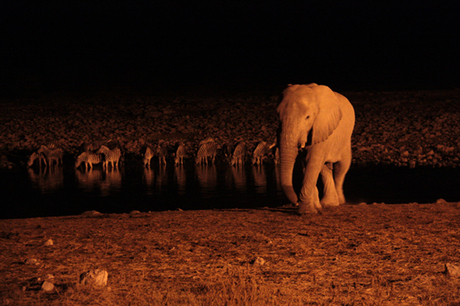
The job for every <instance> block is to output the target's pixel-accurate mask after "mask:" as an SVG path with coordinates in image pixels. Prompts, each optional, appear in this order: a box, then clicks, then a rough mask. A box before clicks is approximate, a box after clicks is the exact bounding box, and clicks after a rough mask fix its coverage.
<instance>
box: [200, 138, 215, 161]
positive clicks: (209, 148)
mask: <svg viewBox="0 0 460 306" xmlns="http://www.w3.org/2000/svg"><path fill="white" fill-rule="evenodd" d="M208 139H210V141H206V142H204V141H201V142H200V143H201V145H200V147H199V148H198V152H197V154H196V159H195V164H200V163H201V164H202V163H204V164H206V165H207V164H208V158H209V157H211V163H214V160H215V159H216V152H217V144H216V143H215V142H214V140H213V139H212V138H207V139H205V140H208Z"/></svg>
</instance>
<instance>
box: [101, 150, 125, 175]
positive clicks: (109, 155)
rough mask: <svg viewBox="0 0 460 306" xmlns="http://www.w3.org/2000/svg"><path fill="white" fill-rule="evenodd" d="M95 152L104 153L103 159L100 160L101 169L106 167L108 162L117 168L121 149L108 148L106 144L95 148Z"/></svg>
mask: <svg viewBox="0 0 460 306" xmlns="http://www.w3.org/2000/svg"><path fill="white" fill-rule="evenodd" d="M97 153H101V154H102V155H104V160H103V162H102V169H104V170H105V169H107V167H108V165H109V163H110V165H111V167H112V169H118V166H119V163H120V157H121V151H120V149H119V148H115V149H113V150H110V149H109V148H107V147H106V146H101V147H100V148H99V150H97Z"/></svg>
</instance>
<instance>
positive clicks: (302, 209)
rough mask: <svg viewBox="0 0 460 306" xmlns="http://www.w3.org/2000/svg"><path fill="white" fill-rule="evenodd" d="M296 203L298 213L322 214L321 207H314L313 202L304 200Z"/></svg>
mask: <svg viewBox="0 0 460 306" xmlns="http://www.w3.org/2000/svg"><path fill="white" fill-rule="evenodd" d="M298 204H299V214H300V215H307V214H322V211H321V207H315V206H314V205H313V204H311V203H305V202H298Z"/></svg>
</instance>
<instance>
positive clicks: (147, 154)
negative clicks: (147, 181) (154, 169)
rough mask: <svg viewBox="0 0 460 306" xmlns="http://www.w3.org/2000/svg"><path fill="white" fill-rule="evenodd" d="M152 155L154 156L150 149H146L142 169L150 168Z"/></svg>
mask: <svg viewBox="0 0 460 306" xmlns="http://www.w3.org/2000/svg"><path fill="white" fill-rule="evenodd" d="M153 155H154V154H153V151H152V149H151V148H150V147H147V149H145V153H144V167H147V168H150V161H151V160H152V157H153Z"/></svg>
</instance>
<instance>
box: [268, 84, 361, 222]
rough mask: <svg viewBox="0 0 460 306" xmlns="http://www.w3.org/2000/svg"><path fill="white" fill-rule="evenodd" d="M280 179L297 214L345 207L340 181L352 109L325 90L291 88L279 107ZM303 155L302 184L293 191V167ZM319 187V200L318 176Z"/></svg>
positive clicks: (346, 166) (347, 153) (348, 151)
mask: <svg viewBox="0 0 460 306" xmlns="http://www.w3.org/2000/svg"><path fill="white" fill-rule="evenodd" d="M277 112H278V115H279V119H280V126H279V131H278V146H279V154H280V177H281V186H282V189H283V191H284V194H285V195H286V197H287V198H288V199H289V201H290V202H291V203H292V204H295V205H298V206H299V208H298V209H299V213H300V214H301V215H302V214H307V213H321V211H322V207H326V206H338V205H340V204H344V203H345V196H344V194H343V182H344V180H345V175H346V173H347V172H348V169H349V168H350V165H351V135H352V133H353V128H354V125H355V111H354V109H353V106H352V105H351V103H350V102H349V101H348V99H347V98H345V97H344V96H343V95H341V94H339V93H336V92H334V91H332V90H331V89H330V88H329V87H327V86H324V85H317V84H315V83H313V84H308V85H298V84H296V85H291V84H289V85H288V87H287V88H286V89H285V90H284V92H283V99H282V101H281V103H280V104H279V105H278V108H277ZM299 152H302V155H300V156H302V163H303V165H304V169H303V170H304V174H303V176H304V177H303V182H302V185H301V188H300V192H299V194H297V193H296V191H295V190H294V188H293V183H292V177H293V171H294V164H295V162H296V159H297V156H298V155H299ZM320 174H321V179H322V182H323V185H324V192H323V198H322V199H321V202H320V200H319V193H318V188H317V182H318V177H319V175H320Z"/></svg>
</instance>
